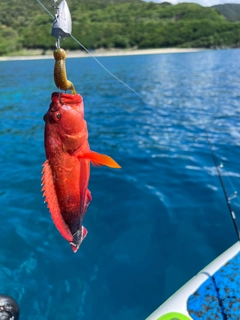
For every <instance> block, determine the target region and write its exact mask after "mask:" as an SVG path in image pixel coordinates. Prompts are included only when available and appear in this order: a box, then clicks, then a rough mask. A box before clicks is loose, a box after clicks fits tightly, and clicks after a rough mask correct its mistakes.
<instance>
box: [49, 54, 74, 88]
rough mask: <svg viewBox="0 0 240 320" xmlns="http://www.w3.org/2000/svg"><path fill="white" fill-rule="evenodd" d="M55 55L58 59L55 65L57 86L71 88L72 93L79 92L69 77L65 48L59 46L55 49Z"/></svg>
mask: <svg viewBox="0 0 240 320" xmlns="http://www.w3.org/2000/svg"><path fill="white" fill-rule="evenodd" d="M53 56H54V59H55V60H56V61H55V66H54V82H55V84H56V86H57V88H59V89H61V90H65V91H66V90H71V91H72V94H76V93H77V92H76V90H75V88H74V85H73V83H72V82H71V81H69V80H68V79H67V72H66V66H65V60H66V52H65V50H63V49H62V48H57V49H56V50H55V51H53Z"/></svg>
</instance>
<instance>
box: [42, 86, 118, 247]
mask: <svg viewBox="0 0 240 320" xmlns="http://www.w3.org/2000/svg"><path fill="white" fill-rule="evenodd" d="M44 121H45V134H44V138H45V139H44V140H45V141H44V144H45V152H46V158H47V160H46V161H45V162H44V164H43V171H42V173H43V176H42V185H43V188H42V191H43V192H44V196H45V201H46V202H47V204H48V208H49V210H50V213H51V216H52V219H53V221H54V223H55V225H56V227H57V229H58V230H59V232H60V233H61V235H62V236H63V237H64V238H65V239H66V240H67V241H69V242H70V245H71V248H72V250H73V251H74V252H76V251H77V250H78V248H79V246H80V244H81V243H82V241H83V239H84V238H85V236H86V235H87V230H86V229H85V228H84V227H83V226H82V221H83V217H84V215H85V213H86V211H87V208H88V205H89V203H90V201H91V200H92V197H91V193H90V191H89V190H88V182H89V176H90V162H92V164H93V165H96V166H99V165H106V166H108V167H111V168H120V166H119V165H118V164H117V163H116V162H115V161H114V160H113V159H112V158H110V157H109V156H106V155H103V154H99V153H96V152H93V151H91V150H90V147H89V144H88V131H87V124H86V121H85V120H84V106H83V99H82V97H81V96H80V95H79V94H66V93H65V94H63V93H62V94H59V93H57V92H55V93H53V94H52V103H51V104H50V107H49V110H48V112H47V113H46V114H45V116H44Z"/></svg>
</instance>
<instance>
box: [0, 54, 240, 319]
mask: <svg viewBox="0 0 240 320" xmlns="http://www.w3.org/2000/svg"><path fill="white" fill-rule="evenodd" d="M99 60H100V61H101V63H103V64H104V65H105V66H106V67H107V68H109V70H110V71H111V72H113V73H114V74H115V75H117V76H118V77H119V78H120V79H122V80H123V81H125V82H126V83H127V84H129V85H130V86H132V87H133V88H134V89H135V90H136V91H137V92H138V93H139V94H140V95H142V97H143V98H144V100H145V101H146V102H147V104H146V103H144V102H143V101H142V100H141V99H139V97H137V96H136V95H134V94H133V93H132V92H131V91H129V90H128V89H126V88H125V87H123V86H122V84H120V83H118V82H117V81H116V80H114V79H112V78H111V77H110V76H109V75H108V74H107V73H106V72H105V71H104V70H102V69H101V68H100V67H99V66H98V65H97V64H96V62H95V61H94V60H93V59H91V58H82V59H68V60H67V71H68V77H69V78H70V80H72V81H73V82H74V84H75V87H76V89H77V91H78V92H79V93H80V94H81V95H82V96H83V98H84V101H85V118H86V120H87V122H88V130H89V142H90V145H91V149H92V150H94V151H98V152H100V153H105V154H108V155H110V156H112V157H113V158H114V159H115V160H116V161H117V162H119V164H120V165H121V166H122V169H121V170H114V169H109V168H105V167H100V168H92V171H91V178H90V186H89V189H90V190H91V192H92V197H93V201H92V203H91V205H90V207H89V209H88V212H87V214H86V216H85V220H84V225H85V227H86V228H87V229H88V231H89V233H88V236H87V238H86V239H85V240H84V242H83V244H82V246H81V248H80V250H79V251H78V252H77V253H76V254H74V253H73V252H72V250H71V249H70V246H69V244H68V243H67V241H65V240H64V239H63V238H62V237H61V235H60V234H59V232H58V231H57V230H56V228H55V226H54V224H53V222H52V220H51V217H50V214H49V212H48V210H47V208H46V205H45V204H44V203H43V198H42V194H41V191H40V190H41V182H40V178H41V170H42V167H41V166H42V163H43V162H44V160H45V154H44V148H43V129H44V122H43V120H42V117H43V115H44V114H45V113H46V111H47V109H48V106H49V103H50V96H51V93H52V92H53V91H55V86H54V83H53V76H52V74H53V64H54V62H53V60H39V61H38V60H36V61H7V62H0V75H1V78H0V79H1V80H0V98H1V103H0V114H1V117H0V143H1V144H0V145H1V148H0V159H1V160H0V172H1V175H0V219H1V223H0V265H1V268H0V292H1V293H6V294H10V295H12V296H13V297H14V298H15V299H16V300H17V301H18V302H19V304H20V307H21V312H22V317H21V319H27V320H44V319H58V320H66V319H83V320H92V319H98V320H139V319H145V318H146V317H147V316H148V315H149V314H150V313H151V312H152V311H154V309H155V308H157V307H158V306H159V305H160V304H161V303H162V302H163V301H164V300H165V299H166V298H168V297H169V296H170V295H171V294H172V293H174V292H175V290H177V289H178V288H179V287H180V286H181V285H183V284H184V283H185V282H186V281H187V280H189V279H190V278H191V277H192V276H193V275H194V274H195V273H196V272H198V271H199V270H200V269H201V268H203V267H204V266H205V265H206V264H207V263H209V262H210V261H211V260H212V259H214V258H215V257H217V256H218V255H219V254H220V253H222V252H223V251H224V250H226V249H227V248H228V247H229V246H230V245H232V244H233V243H234V242H235V241H236V236H235V231H234V228H233V224H232V221H231V219H230V215H229V212H228V209H227V205H226V202H225V199H224V195H223V191H222V189H221V186H220V183H219V178H218V176H217V174H216V169H215V166H214V163H213V160H212V157H211V152H210V149H209V145H208V142H207V139H206V134H205V129H204V128H207V130H208V132H209V137H210V140H211V142H212V144H213V146H214V151H215V153H216V156H217V157H218V159H219V162H221V163H223V165H224V168H223V169H222V173H223V179H224V182H225V185H226V189H227V192H228V194H229V195H231V194H232V193H233V192H234V191H239V190H240V179H239V178H240V165H239V163H240V50H226V51H206V52H197V53H182V54H165V55H146V56H129V57H127V56H125V57H105V58H100V59H99ZM232 205H233V209H234V211H235V212H236V215H237V216H238V220H239V223H240V201H239V199H238V198H236V199H234V200H232Z"/></svg>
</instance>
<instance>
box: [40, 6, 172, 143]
mask: <svg viewBox="0 0 240 320" xmlns="http://www.w3.org/2000/svg"><path fill="white" fill-rule="evenodd" d="M37 2H38V3H39V4H40V5H41V6H42V8H43V9H44V10H45V11H46V12H47V13H48V14H49V15H50V16H51V17H52V18H53V19H54V16H53V14H52V13H51V12H50V11H49V10H48V9H47V8H46V7H45V6H44V5H43V4H42V3H41V1H40V0H37ZM54 2H56V0H54ZM70 37H71V38H72V39H73V40H74V41H75V42H76V43H77V44H78V45H80V46H81V47H82V48H83V49H84V50H85V51H86V52H87V53H88V54H89V55H90V56H91V57H92V58H93V59H94V60H95V61H96V62H97V63H98V64H99V65H100V67H102V68H103V69H104V70H105V71H106V72H107V73H108V74H109V75H110V76H111V77H113V78H114V79H115V80H117V81H118V82H119V83H121V84H122V85H123V86H125V87H126V88H127V89H129V90H130V91H132V92H133V93H134V94H135V95H136V96H137V97H138V98H140V99H141V100H142V101H143V103H144V104H145V105H146V106H148V107H149V108H150V109H151V110H152V111H153V112H154V113H155V112H156V109H155V108H154V107H153V106H151V105H150V104H149V103H148V102H147V101H146V100H145V99H144V98H143V97H142V96H141V95H140V94H139V93H138V92H137V91H136V90H134V89H133V88H132V87H130V86H129V85H128V84H126V83H125V82H124V81H122V80H121V79H119V78H118V77H117V76H115V75H114V74H113V73H112V72H111V71H109V70H108V69H107V68H106V67H105V66H104V65H103V64H102V63H101V62H100V61H99V60H98V59H97V58H96V56H94V55H93V54H92V53H91V52H90V51H89V50H88V49H87V48H86V47H85V46H84V45H83V44H82V43H81V42H80V41H78V40H77V39H76V38H75V37H74V36H73V35H72V34H70ZM167 134H168V135H169V138H170V137H171V136H172V133H171V130H170V128H169V127H168V126H167Z"/></svg>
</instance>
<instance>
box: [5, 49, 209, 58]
mask: <svg viewBox="0 0 240 320" xmlns="http://www.w3.org/2000/svg"><path fill="white" fill-rule="evenodd" d="M206 50H209V49H204V48H199V49H195V48H164V49H137V50H134V49H132V50H131V49H128V50H118V49H110V50H104V49H97V50H94V51H92V52H91V54H88V53H87V52H84V51H81V50H77V51H68V50H66V53H67V58H68V59H69V58H89V57H93V56H94V57H115V56H132V55H147V54H169V53H188V52H200V51H206ZM36 52H37V50H36ZM44 59H53V55H52V52H51V51H47V53H46V54H39V52H38V54H34V53H33V54H29V55H22V56H21V55H19V56H11V57H10V56H3V57H0V61H14V60H44Z"/></svg>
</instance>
